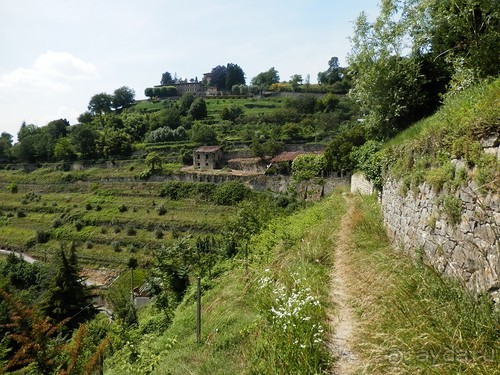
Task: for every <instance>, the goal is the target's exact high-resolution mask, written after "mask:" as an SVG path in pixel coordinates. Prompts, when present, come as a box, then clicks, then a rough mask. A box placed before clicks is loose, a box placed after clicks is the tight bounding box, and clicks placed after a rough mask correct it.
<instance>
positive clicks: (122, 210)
mask: <svg viewBox="0 0 500 375" xmlns="http://www.w3.org/2000/svg"><path fill="white" fill-rule="evenodd" d="M127 210H128V208H127V206H126V205H124V204H121V205H120V206H119V207H118V211H120V212H122V213H123V212H126V211H127Z"/></svg>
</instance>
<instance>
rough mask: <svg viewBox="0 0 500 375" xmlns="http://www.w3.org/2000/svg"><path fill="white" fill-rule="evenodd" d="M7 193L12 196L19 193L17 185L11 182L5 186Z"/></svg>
mask: <svg viewBox="0 0 500 375" xmlns="http://www.w3.org/2000/svg"><path fill="white" fill-rule="evenodd" d="M7 191H8V192H9V193H12V194H17V193H18V192H19V188H18V187H17V184H16V183H15V182H11V183H10V184H9V185H8V186H7Z"/></svg>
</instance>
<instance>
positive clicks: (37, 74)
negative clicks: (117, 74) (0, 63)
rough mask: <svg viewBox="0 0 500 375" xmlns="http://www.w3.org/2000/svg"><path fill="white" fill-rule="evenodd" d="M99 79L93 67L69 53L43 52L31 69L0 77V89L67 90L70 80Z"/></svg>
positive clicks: (15, 71) (6, 91)
mask: <svg viewBox="0 0 500 375" xmlns="http://www.w3.org/2000/svg"><path fill="white" fill-rule="evenodd" d="M97 78H99V73H98V71H97V67H96V66H95V65H94V64H91V63H88V62H86V61H83V60H81V59H79V58H77V57H75V56H73V55H72V54H71V53H69V52H53V51H47V52H45V53H44V54H43V55H41V56H39V57H38V58H37V59H36V60H35V62H34V64H33V66H32V67H31V68H18V69H16V70H14V71H12V72H10V73H7V74H5V75H3V76H1V77H0V89H2V91H4V94H8V91H12V90H13V91H38V90H40V89H43V90H51V91H68V90H70V89H71V86H70V83H71V82H72V81H79V80H89V79H97Z"/></svg>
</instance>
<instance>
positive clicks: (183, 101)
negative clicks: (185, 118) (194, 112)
mask: <svg viewBox="0 0 500 375" xmlns="http://www.w3.org/2000/svg"><path fill="white" fill-rule="evenodd" d="M193 102H194V95H193V94H191V93H190V92H185V93H184V94H182V96H181V97H180V99H179V102H178V105H179V109H180V111H181V115H187V113H188V111H189V108H191V104H193Z"/></svg>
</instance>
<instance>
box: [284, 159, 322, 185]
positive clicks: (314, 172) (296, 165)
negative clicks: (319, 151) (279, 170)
mask: <svg viewBox="0 0 500 375" xmlns="http://www.w3.org/2000/svg"><path fill="white" fill-rule="evenodd" d="M326 165H327V163H326V158H325V156H324V155H313V154H304V155H299V156H297V157H296V158H295V159H294V160H293V162H292V176H293V179H294V180H295V181H297V182H300V181H304V180H310V179H311V178H313V177H317V176H321V174H322V173H323V172H324V171H325V170H326Z"/></svg>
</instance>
